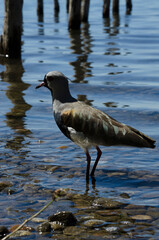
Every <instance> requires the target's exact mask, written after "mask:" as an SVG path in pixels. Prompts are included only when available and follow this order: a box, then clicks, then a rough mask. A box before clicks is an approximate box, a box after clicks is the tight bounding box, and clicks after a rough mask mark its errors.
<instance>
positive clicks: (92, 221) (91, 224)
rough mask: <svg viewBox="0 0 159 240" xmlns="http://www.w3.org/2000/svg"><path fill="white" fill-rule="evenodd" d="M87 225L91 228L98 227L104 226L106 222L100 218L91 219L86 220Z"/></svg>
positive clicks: (85, 224)
mask: <svg viewBox="0 0 159 240" xmlns="http://www.w3.org/2000/svg"><path fill="white" fill-rule="evenodd" d="M83 224H84V226H85V227H90V228H96V227H102V226H104V225H105V224H106V222H105V221H103V220H99V219H90V220H87V221H85V222H84V223H83Z"/></svg>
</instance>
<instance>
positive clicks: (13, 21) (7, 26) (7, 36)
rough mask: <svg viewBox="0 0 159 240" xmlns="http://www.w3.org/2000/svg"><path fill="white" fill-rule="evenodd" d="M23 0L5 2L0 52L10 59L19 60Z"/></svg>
mask: <svg viewBox="0 0 159 240" xmlns="http://www.w3.org/2000/svg"><path fill="white" fill-rule="evenodd" d="M22 7H23V0H14V1H13V0H5V17H4V25H3V33H2V36H1V43H0V52H1V53H2V54H4V55H8V56H9V57H10V58H21V33H22Z"/></svg>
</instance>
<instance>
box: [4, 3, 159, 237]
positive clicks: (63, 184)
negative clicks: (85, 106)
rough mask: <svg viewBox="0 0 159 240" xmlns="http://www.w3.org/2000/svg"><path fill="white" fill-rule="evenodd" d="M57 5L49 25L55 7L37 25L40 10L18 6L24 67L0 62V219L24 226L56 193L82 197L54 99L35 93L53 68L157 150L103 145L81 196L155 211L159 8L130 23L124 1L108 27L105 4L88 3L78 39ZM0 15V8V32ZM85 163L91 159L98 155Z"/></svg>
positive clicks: (79, 172)
mask: <svg viewBox="0 0 159 240" xmlns="http://www.w3.org/2000/svg"><path fill="white" fill-rule="evenodd" d="M60 7H61V9H60V14H59V17H55V16H54V13H53V5H52V1H45V3H44V19H43V21H38V18H37V15H36V3H35V2H34V1H24V6H23V35H22V41H23V44H22V61H11V60H8V59H5V58H4V57H1V59H0V113H1V114H0V129H1V131H0V139H1V142H0V160H1V162H0V174H1V182H7V183H9V184H10V185H9V186H8V188H5V189H3V191H2V192H1V196H0V198H1V202H0V212H1V219H2V221H3V224H6V225H7V226H9V225H11V224H12V223H15V219H16V218H18V222H21V220H23V218H25V217H26V216H27V214H26V213H25V209H30V208H34V209H37V210H38V209H39V208H40V207H41V206H42V205H43V202H45V201H46V200H48V199H50V192H51V191H52V190H55V189H57V188H71V189H73V190H77V191H79V192H80V193H85V191H86V184H85V171H86V161H85V154H84V153H83V151H82V150H81V149H80V148H79V147H77V146H76V145H74V144H73V143H72V142H70V140H68V139H66V137H65V136H63V135H62V133H61V132H60V131H59V129H58V128H57V126H56V124H55V121H54V119H53V116H52V105H51V102H52V100H51V96H50V92H49V91H48V90H47V89H45V88H40V89H38V90H35V86H36V85H37V84H38V83H39V80H41V79H43V77H44V75H45V74H46V73H47V72H48V71H52V70H58V71H61V72H63V73H64V74H65V75H66V76H68V77H69V78H70V79H71V83H70V88H71V93H72V95H73V96H74V97H77V98H78V99H79V100H82V101H85V102H87V103H89V104H91V105H92V106H94V107H96V108H98V109H100V110H102V111H104V112H107V113H108V114H109V115H111V116H112V117H113V118H115V119H117V120H119V121H122V122H124V123H126V124H128V125H131V126H133V127H135V128H137V129H139V130H141V131H142V132H144V133H145V134H147V135H149V136H150V137H152V138H154V139H155V140H156V142H157V144H156V148H155V149H137V148H129V147H127V148H125V147H110V148H106V147H102V148H101V149H102V151H103V155H102V158H101V161H100V162H99V165H98V168H97V170H96V178H95V179H96V181H95V183H93V185H92V183H91V181H90V184H89V190H88V188H87V191H88V192H87V193H88V194H90V195H93V196H94V195H95V196H99V197H111V198H114V199H119V198H120V197H119V196H120V194H122V193H123V192H124V193H125V192H126V193H127V194H129V196H130V198H129V199H127V200H123V201H126V202H128V203H130V204H134V205H135V204H137V205H144V206H154V207H159V160H158V156H159V148H158V146H159V145H158V141H159V101H158V99H159V15H158V1H155V0H152V1H151V5H150V4H149V1H148V0H146V1H144V4H143V1H137V0H134V1H133V10H132V13H131V15H125V1H121V3H120V17H119V18H118V19H113V17H112V16H111V18H110V21H108V20H104V19H102V1H101V2H100V3H99V1H97V0H94V1H91V6H90V16H89V24H88V25H87V24H83V25H82V26H81V31H75V32H71V31H70V32H69V31H68V28H67V22H68V15H67V13H66V9H65V3H63V1H60ZM3 16H4V12H3V9H1V10H0V30H1V32H2V27H3ZM91 155H92V161H94V159H95V156H96V152H95V150H94V149H92V150H91ZM87 187H88V186H87ZM6 189H7V190H6ZM8 191H9V192H8ZM56 210H57V209H56ZM157 236H159V235H155V234H154V238H155V237H156V238H155V239H158V237H157ZM144 239H148V238H144Z"/></svg>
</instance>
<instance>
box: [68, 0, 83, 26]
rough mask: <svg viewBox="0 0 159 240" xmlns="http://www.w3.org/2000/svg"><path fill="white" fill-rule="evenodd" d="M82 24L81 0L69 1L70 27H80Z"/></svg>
mask: <svg viewBox="0 0 159 240" xmlns="http://www.w3.org/2000/svg"><path fill="white" fill-rule="evenodd" d="M80 25H81V0H70V1H69V24H68V28H69V29H80Z"/></svg>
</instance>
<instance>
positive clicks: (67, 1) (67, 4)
mask: <svg viewBox="0 0 159 240" xmlns="http://www.w3.org/2000/svg"><path fill="white" fill-rule="evenodd" d="M66 11H67V13H68V12H69V0H66Z"/></svg>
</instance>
